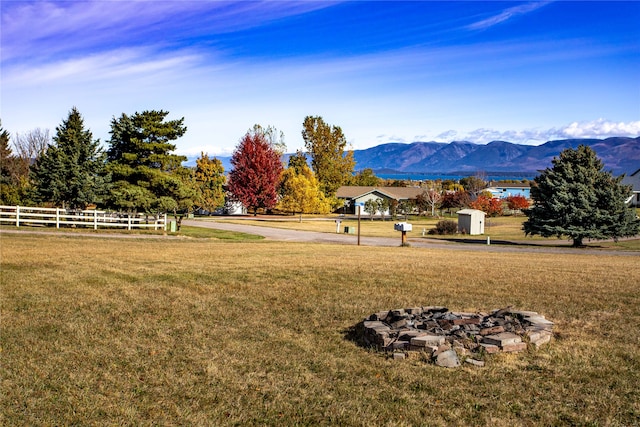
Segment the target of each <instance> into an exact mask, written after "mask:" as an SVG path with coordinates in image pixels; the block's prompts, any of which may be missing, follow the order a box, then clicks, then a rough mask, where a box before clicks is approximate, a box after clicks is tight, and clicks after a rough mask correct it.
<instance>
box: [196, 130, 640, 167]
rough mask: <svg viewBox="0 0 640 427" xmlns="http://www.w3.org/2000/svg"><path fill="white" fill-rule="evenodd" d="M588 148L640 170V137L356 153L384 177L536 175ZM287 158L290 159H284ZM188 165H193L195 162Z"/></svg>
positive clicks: (395, 146) (392, 146) (609, 161)
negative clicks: (563, 155) (567, 152)
mask: <svg viewBox="0 0 640 427" xmlns="http://www.w3.org/2000/svg"><path fill="white" fill-rule="evenodd" d="M580 144H583V145H588V146H590V147H591V148H593V150H594V151H595V152H596V154H597V155H598V157H599V158H600V159H602V161H603V162H604V164H605V170H607V171H612V172H613V173H614V175H621V174H623V173H626V174H630V173H633V172H635V171H636V170H638V169H640V137H637V138H627V137H613V138H607V139H563V140H556V141H548V142H546V143H544V144H541V145H535V146H534V145H521V144H514V143H511V142H507V141H493V142H490V143H489V144H486V145H479V144H474V143H471V142H467V141H453V142H450V143H448V144H447V143H443V142H413V143H411V144H403V143H388V144H381V145H377V146H375V147H371V148H367V149H364V150H354V153H353V154H354V158H355V160H356V170H362V169H366V168H369V169H373V170H374V171H381V170H384V171H385V173H387V174H388V173H392V172H412V173H430V174H437V173H463V174H464V173H470V174H472V173H475V172H478V171H481V172H514V173H515V172H519V173H527V172H529V173H530V172H537V171H539V170H542V169H545V168H547V167H550V166H551V160H552V159H553V158H554V157H557V156H558V155H559V154H560V152H561V151H562V150H564V149H566V148H577V147H578V146H579V145H580ZM285 156H286V158H288V156H289V155H285ZM218 158H219V159H220V160H221V161H222V164H223V166H224V169H225V171H229V170H230V169H231V163H230V159H231V158H230V157H218ZM187 165H190V166H195V159H190V161H189V162H188V163H187Z"/></svg>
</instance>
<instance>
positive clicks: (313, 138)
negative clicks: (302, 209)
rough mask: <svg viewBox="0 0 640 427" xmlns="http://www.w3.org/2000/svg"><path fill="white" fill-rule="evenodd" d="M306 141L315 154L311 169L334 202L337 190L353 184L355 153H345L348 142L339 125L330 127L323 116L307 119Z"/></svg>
mask: <svg viewBox="0 0 640 427" xmlns="http://www.w3.org/2000/svg"><path fill="white" fill-rule="evenodd" d="M302 138H303V139H304V145H305V148H306V149H307V152H308V153H309V154H310V155H311V167H312V169H313V172H314V173H315V175H316V178H317V179H318V181H319V182H320V188H321V189H322V192H323V193H324V194H325V196H326V197H328V198H330V199H334V198H335V195H336V190H337V189H338V188H339V187H340V186H341V185H343V184H345V183H347V182H349V180H350V178H351V176H352V175H353V169H354V167H355V160H354V159H353V151H348V152H346V153H345V146H346V145H347V140H346V138H345V137H344V134H343V133H342V129H340V127H339V126H330V125H328V124H327V123H325V122H324V120H323V119H322V117H319V116H316V117H312V116H307V117H306V118H305V119H304V123H303V130H302Z"/></svg>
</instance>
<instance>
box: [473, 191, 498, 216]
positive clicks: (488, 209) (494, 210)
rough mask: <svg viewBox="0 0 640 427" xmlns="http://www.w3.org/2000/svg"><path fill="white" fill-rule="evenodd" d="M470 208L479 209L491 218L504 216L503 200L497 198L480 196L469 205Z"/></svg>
mask: <svg viewBox="0 0 640 427" xmlns="http://www.w3.org/2000/svg"><path fill="white" fill-rule="evenodd" d="M469 207H471V208H473V209H478V210H480V211H482V212H484V213H486V214H487V215H489V216H498V215H501V214H502V200H500V199H498V198H495V197H488V196H486V195H484V194H480V195H479V196H478V198H477V199H476V200H474V201H473V202H471V203H469Z"/></svg>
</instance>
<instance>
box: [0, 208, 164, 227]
mask: <svg viewBox="0 0 640 427" xmlns="http://www.w3.org/2000/svg"><path fill="white" fill-rule="evenodd" d="M0 224H12V225H15V226H16V227H20V226H25V225H27V226H29V225H31V226H33V225H45V226H52V225H55V227H56V228H60V227H67V226H75V227H88V228H93V229H94V230H97V229H98V228H99V227H104V228H125V229H127V230H134V229H153V230H165V229H166V226H167V214H161V215H154V216H147V215H142V214H138V215H130V214H123V213H118V212H106V211H98V210H93V209H89V210H72V209H60V208H32V207H25V206H0Z"/></svg>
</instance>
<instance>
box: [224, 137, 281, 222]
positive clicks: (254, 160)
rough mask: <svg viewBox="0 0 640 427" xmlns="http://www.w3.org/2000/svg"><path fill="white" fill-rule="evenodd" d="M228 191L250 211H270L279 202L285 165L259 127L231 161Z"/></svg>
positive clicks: (244, 138)
mask: <svg viewBox="0 0 640 427" xmlns="http://www.w3.org/2000/svg"><path fill="white" fill-rule="evenodd" d="M231 165H232V166H233V169H232V170H231V172H229V191H230V192H231V194H232V195H233V197H234V198H235V199H236V200H237V201H239V202H240V203H242V204H243V205H244V206H245V207H246V208H247V209H250V210H253V213H254V215H256V214H257V212H258V209H271V208H273V207H274V206H275V205H276V202H277V200H278V192H277V189H278V183H279V181H280V173H281V172H282V163H281V161H280V155H279V154H278V151H277V150H276V147H274V146H273V144H272V143H270V141H269V140H268V139H267V137H266V136H265V134H264V133H263V132H262V131H261V128H260V127H259V126H256V127H254V129H252V130H250V131H249V132H247V133H246V134H245V136H244V137H243V138H242V139H241V140H240V144H239V145H238V147H236V149H235V151H234V152H233V156H232V157H231Z"/></svg>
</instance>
